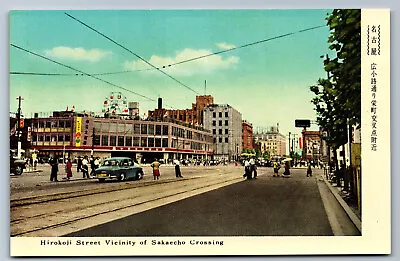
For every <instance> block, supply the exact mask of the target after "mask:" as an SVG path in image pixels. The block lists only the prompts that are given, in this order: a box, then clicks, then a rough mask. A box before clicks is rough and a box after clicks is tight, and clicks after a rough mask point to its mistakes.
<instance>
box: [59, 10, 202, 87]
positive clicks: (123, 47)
mask: <svg viewBox="0 0 400 261" xmlns="http://www.w3.org/2000/svg"><path fill="white" fill-rule="evenodd" d="M64 13H65V14H66V15H67V16H69V17H70V18H72V19H74V20H75V21H77V22H78V23H80V24H82V25H84V26H86V27H87V28H89V29H90V30H92V31H94V32H96V33H97V34H99V35H101V36H103V37H104V38H106V39H107V40H109V41H111V42H113V43H114V44H116V45H118V46H119V47H121V48H122V49H124V50H126V51H128V52H129V53H131V54H133V55H134V56H136V57H137V58H139V59H140V60H142V61H143V62H145V63H146V64H148V65H150V66H151V67H153V68H154V69H156V70H157V71H159V72H161V73H162V74H164V75H166V76H168V77H169V78H171V79H172V80H174V81H176V82H177V83H179V84H180V85H182V86H184V87H185V88H187V89H189V90H191V91H192V92H194V93H196V94H199V92H197V91H195V90H193V89H192V88H190V87H189V86H187V85H186V84H184V83H182V82H181V81H179V80H178V79H176V78H175V77H173V76H171V75H169V74H168V73H166V72H164V71H163V70H161V69H160V68H158V67H156V66H154V65H153V64H151V63H149V62H148V61H146V60H145V59H144V58H142V57H141V56H139V55H138V54H136V53H134V52H133V51H131V50H129V49H128V48H126V47H125V46H123V45H121V44H119V43H118V42H116V41H115V40H113V39H111V38H110V37H108V36H107V35H105V34H103V33H101V32H99V31H98V30H96V29H94V28H93V27H91V26H89V25H88V24H86V23H84V22H82V21H81V20H79V19H77V18H75V17H73V16H72V15H70V14H68V13H66V12H64Z"/></svg>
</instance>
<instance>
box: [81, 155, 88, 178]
mask: <svg viewBox="0 0 400 261" xmlns="http://www.w3.org/2000/svg"><path fill="white" fill-rule="evenodd" d="M88 164H89V162H88V160H87V157H86V156H85V157H84V158H83V160H82V172H83V178H89V166H88Z"/></svg>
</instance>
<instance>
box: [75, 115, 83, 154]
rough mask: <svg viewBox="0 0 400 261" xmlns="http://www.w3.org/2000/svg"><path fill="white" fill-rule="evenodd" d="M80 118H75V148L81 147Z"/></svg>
mask: <svg viewBox="0 0 400 261" xmlns="http://www.w3.org/2000/svg"><path fill="white" fill-rule="evenodd" d="M81 136H82V117H77V118H76V127H75V146H76V147H79V146H81V139H82V137H81Z"/></svg>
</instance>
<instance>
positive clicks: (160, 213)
mask: <svg viewBox="0 0 400 261" xmlns="http://www.w3.org/2000/svg"><path fill="white" fill-rule="evenodd" d="M305 171H306V170H305V169H293V170H292V177H291V178H281V177H279V178H276V177H272V169H271V168H263V169H260V175H259V177H258V179H256V180H246V181H243V182H239V183H236V184H233V185H230V186H227V187H223V188H220V189H217V190H214V191H210V192H207V193H204V194H201V195H197V196H194V197H191V198H187V199H184V200H180V201H177V202H174V203H171V204H168V205H165V206H161V207H158V208H154V209H151V210H148V211H145V212H142V213H138V214H134V215H131V216H128V217H125V218H122V219H119V220H116V221H112V222H109V223H105V224H102V225H97V226H94V227H92V228H88V229H85V230H81V231H78V232H74V233H72V234H68V235H66V236H95V237H101V236H330V235H333V234H334V233H333V231H332V227H331V224H330V220H328V215H327V214H326V211H325V207H326V204H325V207H324V203H323V201H322V199H321V195H320V191H319V189H318V186H319V184H318V182H320V181H319V180H318V178H317V177H318V172H317V171H316V175H314V177H312V178H307V177H306V175H305ZM325 197H326V196H325ZM328 197H329V196H328ZM328 201H329V200H328ZM328 205H329V204H328ZM328 207H329V206H328ZM337 211H340V210H337ZM343 215H344V214H343V213H341V214H340V216H341V217H342V218H341V219H342V220H340V219H339V222H349V221H348V220H346V221H343V219H344V216H343ZM350 233H352V234H353V232H350ZM354 234H356V232H354Z"/></svg>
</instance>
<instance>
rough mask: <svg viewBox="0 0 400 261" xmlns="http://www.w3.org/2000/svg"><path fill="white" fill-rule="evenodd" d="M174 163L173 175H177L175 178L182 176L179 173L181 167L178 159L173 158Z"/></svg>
mask: <svg viewBox="0 0 400 261" xmlns="http://www.w3.org/2000/svg"><path fill="white" fill-rule="evenodd" d="M174 164H175V176H176V177H177V178H183V177H182V174H181V168H180V166H179V165H180V162H179V160H177V159H176V160H174Z"/></svg>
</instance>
